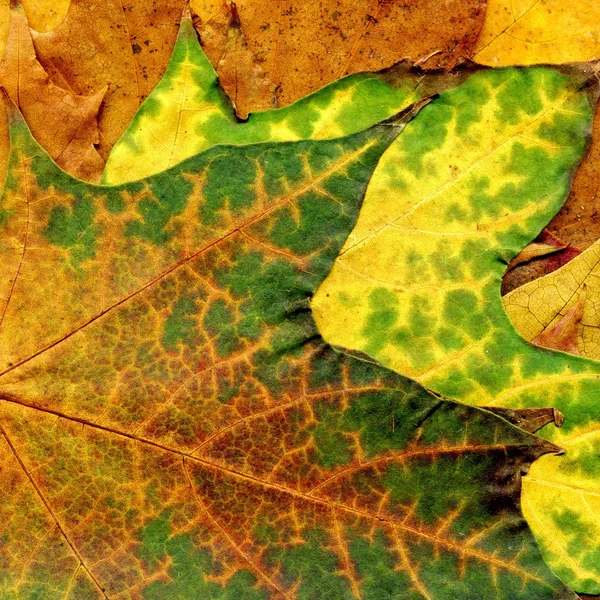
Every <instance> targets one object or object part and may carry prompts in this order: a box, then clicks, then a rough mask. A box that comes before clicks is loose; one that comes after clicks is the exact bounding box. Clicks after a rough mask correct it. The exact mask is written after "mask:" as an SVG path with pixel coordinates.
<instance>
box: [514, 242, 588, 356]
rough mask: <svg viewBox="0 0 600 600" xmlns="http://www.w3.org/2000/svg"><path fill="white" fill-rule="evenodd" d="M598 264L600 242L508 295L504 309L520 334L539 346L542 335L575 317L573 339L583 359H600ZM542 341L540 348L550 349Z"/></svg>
mask: <svg viewBox="0 0 600 600" xmlns="http://www.w3.org/2000/svg"><path fill="white" fill-rule="evenodd" d="M599 262H600V243H596V244H594V245H593V246H591V247H590V248H588V249H587V250H586V251H585V252H583V253H581V254H580V255H579V256H577V257H576V258H574V259H573V260H571V261H570V262H568V263H567V264H566V265H565V266H563V267H562V268H560V269H558V270H557V271H555V272H554V273H551V274H550V275H546V276H545V277H540V278H539V279H536V280H534V281H532V282H530V283H528V284H526V285H523V286H521V287H519V288H517V289H516V290H513V291H512V292H511V293H510V294H507V295H506V296H505V297H504V306H505V308H506V312H507V313H508V316H509V317H510V319H511V321H512V322H513V324H514V326H515V328H516V329H517V331H518V332H519V333H520V334H521V335H522V336H523V337H524V338H525V339H526V340H534V339H538V343H539V338H540V336H543V335H544V334H545V333H547V332H548V331H549V330H552V329H553V328H554V327H556V326H557V325H560V324H561V323H563V322H564V321H565V319H568V317H569V316H572V315H576V317H577V322H576V323H575V329H574V330H573V331H572V333H571V336H570V337H571V339H572V341H573V343H574V346H575V347H576V348H577V349H578V351H579V353H580V354H581V355H582V356H587V357H589V358H594V359H596V360H597V359H598V358H600V344H599V342H600V336H599V334H598V327H599V325H600V321H599V319H598V314H597V302H598V300H597V298H598V294H600V287H599V284H598V273H600V270H599V268H598V264H599ZM543 341H544V340H543V338H542V343H541V344H540V345H544V346H548V344H547V343H543Z"/></svg>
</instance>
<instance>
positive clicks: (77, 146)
mask: <svg viewBox="0 0 600 600" xmlns="http://www.w3.org/2000/svg"><path fill="white" fill-rule="evenodd" d="M9 22H10V31H9V35H8V38H7V43H6V49H5V52H4V56H3V58H2V61H1V62H0V86H2V87H3V88H4V89H5V90H6V91H7V93H8V94H9V95H10V97H11V98H12V100H13V102H15V103H16V104H17V105H18V106H19V108H20V110H21V111H22V113H23V116H24V117H25V119H26V120H27V123H28V124H29V127H30V128H31V131H32V133H33V135H34V136H35V137H36V139H37V140H38V141H39V142H40V144H41V145H42V146H43V147H44V148H45V149H46V150H47V152H48V153H49V154H50V156H52V158H54V160H56V162H57V163H58V164H59V165H60V166H61V167H62V168H63V169H65V170H67V171H69V172H70V173H72V174H73V175H75V176H77V177H79V178H81V179H85V180H90V181H99V180H100V175H101V173H102V169H103V168H104V160H103V159H102V158H101V157H100V155H99V154H98V152H97V150H96V147H95V144H98V143H99V142H100V131H99V129H98V122H97V115H98V110H99V108H100V103H101V102H102V99H103V97H104V93H105V91H106V89H105V88H104V89H99V90H97V93H95V94H94V95H91V96H81V95H78V94H75V93H73V92H72V91H70V90H68V89H63V88H61V87H59V86H58V85H56V84H55V83H54V82H53V81H52V80H51V79H50V78H49V77H48V74H47V73H46V72H45V71H44V69H43V68H42V66H41V65H40V63H39V62H38V60H37V58H36V55H35V50H34V48H33V42H32V40H31V35H30V33H29V28H28V26H27V20H26V19H25V17H24V15H23V14H22V12H21V11H17V10H14V11H12V12H11V15H10V18H9ZM3 110H4V109H3ZM4 114H5V111H4ZM4 114H3V115H2V118H4ZM2 142H4V138H2ZM2 145H3V146H5V147H6V151H5V152H3V153H2V154H3V158H4V157H5V156H8V136H6V142H5V143H3V144H2ZM4 174H5V171H4V172H2V177H3V176H4Z"/></svg>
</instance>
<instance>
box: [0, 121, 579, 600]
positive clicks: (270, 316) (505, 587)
mask: <svg viewBox="0 0 600 600" xmlns="http://www.w3.org/2000/svg"><path fill="white" fill-rule="evenodd" d="M400 129H401V127H399V126H396V125H395V124H394V123H391V124H390V123H387V124H382V125H377V126H374V127H372V128H370V129H368V130H366V131H364V132H360V133H357V134H354V135H351V136H347V137H344V138H338V139H336V140H331V141H301V142H295V143H290V142H287V143H283V144H278V143H270V144H268V143H265V144H256V145H248V146H243V147H234V146H221V147H216V148H213V149H211V150H209V151H207V152H205V153H203V154H199V155H197V156H195V157H193V158H191V159H189V160H187V161H185V162H183V163H181V164H180V165H178V166H176V167H174V168H172V169H170V170H168V171H165V172H163V173H161V174H158V175H155V176H153V177H151V178H149V179H146V180H143V181H138V182H134V183H129V184H125V185H122V186H117V187H100V186H93V185H90V184H86V183H84V182H81V181H78V180H76V179H73V178H72V177H70V176H69V175H67V174H66V173H64V172H63V171H61V170H60V169H59V168H58V167H56V165H55V164H54V163H53V162H52V161H51V159H50V158H49V157H48V155H47V154H45V153H44V151H43V150H42V149H41V148H40V147H39V146H38V145H37V144H36V143H35V142H34V141H33V139H32V138H31V137H30V135H29V132H28V130H27V128H26V126H25V125H24V123H23V122H22V121H21V122H19V121H17V122H15V123H14V124H13V125H12V136H13V147H12V153H11V161H10V170H9V177H8V179H7V184H6V186H5V190H4V194H3V197H2V204H1V206H2V210H3V212H2V213H1V214H2V235H1V237H0V240H1V245H0V255H1V259H2V262H3V265H5V275H4V277H3V278H2V280H1V283H2V286H3V289H2V292H1V293H0V297H2V298H3V299H4V301H3V303H4V307H3V315H2V323H1V330H0V347H1V349H2V350H1V353H0V356H1V359H2V367H1V368H2V373H1V375H0V397H1V398H2V402H1V403H0V411H1V416H0V427H1V429H0V433H1V434H2V437H1V439H2V444H3V448H4V453H3V455H2V456H3V462H2V469H1V470H0V473H1V476H2V485H1V486H0V490H2V491H1V493H2V501H1V502H0V529H1V533H0V539H2V540H3V542H2V553H1V554H0V560H1V561H2V562H1V564H2V571H3V578H2V580H1V581H0V586H3V587H1V588H0V589H1V590H2V593H3V595H4V597H8V598H13V597H14V598H16V597H19V598H27V599H29V598H34V597H43V598H51V599H52V598H73V599H75V598H77V599H79V598H85V599H86V600H87V599H90V600H91V599H92V598H111V599H112V598H132V599H133V598H144V599H145V600H159V599H167V598H168V599H172V598H192V597H198V598H233V597H235V598H244V599H249V600H255V599H256V600H258V599H262V598H269V597H270V598H317V597H327V598H332V599H333V598H352V597H357V598H358V597H361V598H374V599H379V598H382V597H406V598H425V599H437V598H440V599H447V598H452V597H470V598H473V597H477V596H479V597H486V598H489V597H497V598H504V599H506V600H513V599H514V598H515V597H517V596H518V597H519V598H531V599H532V600H533V599H535V600H540V599H544V598H561V599H571V600H572V599H574V598H576V597H575V595H574V594H573V593H572V592H569V591H568V590H567V589H566V588H565V587H564V586H563V584H562V583H561V582H560V581H559V580H558V579H556V577H554V576H553V575H552V574H551V573H550V572H549V570H548V568H547V567H546V566H545V565H544V563H543V561H542V560H541V557H540V555H539V551H538V549H537V546H536V544H535V542H534V540H533V537H532V536H531V534H530V532H529V530H528V529H527V527H526V524H525V522H524V520H523V518H522V517H521V515H520V513H519V510H518V492H519V487H520V481H521V472H523V471H526V470H527V468H528V465H529V463H530V462H531V461H532V460H533V459H535V458H536V457H538V456H540V455H541V454H543V453H547V452H556V451H557V447H556V446H554V445H552V444H551V443H549V442H546V441H543V440H541V439H539V438H536V437H535V436H532V435H530V434H528V433H526V432H524V431H523V430H521V429H518V428H516V427H514V426H512V425H510V424H509V423H508V422H507V421H506V420H504V419H502V418H500V417H497V416H495V415H493V414H492V413H490V412H488V411H485V410H481V409H477V408H474V407H468V406H464V405H461V404H457V403H454V402H451V401H449V400H445V399H443V398H441V397H440V396H438V395H437V394H433V393H431V392H429V391H427V390H425V389H424V388H422V387H421V386H419V385H418V384H415V383H413V382H410V381H409V380H407V379H405V378H403V377H401V376H399V375H396V374H394V373H392V372H391V371H388V370H387V369H385V368H383V367H381V366H380V365H377V364H375V363H373V362H372V361H370V360H368V359H366V358H365V357H364V356H352V355H350V354H347V353H344V352H342V351H340V350H337V349H334V348H332V347H330V346H328V345H327V344H325V343H324V342H323V340H322V338H321V337H320V335H319V333H318V330H317V328H316V325H315V322H314V320H313V317H312V314H311V312H310V308H309V299H310V297H311V295H312V294H313V293H314V291H315V289H316V288H317V287H318V286H319V285H320V283H321V281H322V280H323V279H324V277H325V276H326V275H327V273H328V271H329V270H330V268H331V265H332V263H333V261H334V260H335V257H336V256H337V254H338V252H339V250H340V248H341V247H342V245H343V243H344V241H345V239H346V237H347V235H348V233H349V232H350V230H351V229H352V227H353V226H354V224H355V221H356V218H357V215H358V211H359V208H360V204H361V201H362V198H363V195H364V192H365V189H366V184H367V181H368V179H369V177H370V175H371V173H372V171H373V169H375V167H376V165H377V162H378V159H379V156H380V155H381V153H382V152H383V151H384V150H385V148H386V147H387V146H388V145H389V144H390V142H391V141H392V140H393V139H394V138H395V137H396V136H397V135H398V133H399V131H400ZM26 213H27V214H28V215H29V218H28V219H25V218H24V216H25V214H26ZM32 281H35V282H36V286H35V293H33V292H32V286H31V282H32Z"/></svg>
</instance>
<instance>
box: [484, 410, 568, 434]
mask: <svg viewBox="0 0 600 600" xmlns="http://www.w3.org/2000/svg"><path fill="white" fill-rule="evenodd" d="M484 408H486V409H487V410H489V411H491V412H493V413H494V414H496V415H499V416H500V417H502V418H503V419H506V420H507V421H508V422H509V423H512V424H513V425H517V426H518V427H520V428H521V429H523V430H525V431H528V432H529V433H535V432H536V431H538V430H540V429H541V428H542V427H545V426H546V425H548V424H550V423H553V424H554V425H556V427H560V426H561V425H562V424H563V423H564V421H565V416H564V415H563V414H562V413H561V412H560V411H558V410H556V409H555V408H552V407H548V408H517V409H512V408H499V407H497V406H486V407H484Z"/></svg>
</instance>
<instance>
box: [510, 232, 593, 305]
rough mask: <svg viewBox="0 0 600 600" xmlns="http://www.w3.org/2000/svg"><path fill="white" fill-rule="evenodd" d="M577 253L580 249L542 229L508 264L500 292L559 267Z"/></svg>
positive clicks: (512, 288)
mask: <svg viewBox="0 0 600 600" xmlns="http://www.w3.org/2000/svg"><path fill="white" fill-rule="evenodd" d="M579 254H581V250H579V249H578V248H575V247H574V246H570V245H568V244H566V243H565V242H563V241H562V240H561V239H560V238H558V237H557V236H555V235H553V234H552V233H550V232H549V231H548V230H547V229H544V230H543V231H542V233H540V235H539V236H538V237H537V238H536V239H535V241H533V242H532V243H531V244H529V246H526V247H525V248H524V250H523V251H522V252H520V253H519V254H518V255H517V256H516V257H515V258H514V259H513V260H512V261H511V262H510V264H509V265H508V267H507V270H506V273H505V274H504V277H503V278H502V289H501V294H502V295H503V296H504V295H505V294H508V293H509V292H512V291H513V290H514V289H516V288H518V287H520V286H522V285H525V284H526V283H529V282H530V281H533V280H534V279H537V278H538V277H543V276H544V275H547V274H548V273H552V272H554V271H556V270H557V269H560V267H562V266H563V265H566V264H567V263H568V262H569V261H570V260H572V259H574V258H575V257H576V256H578V255H579Z"/></svg>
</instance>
